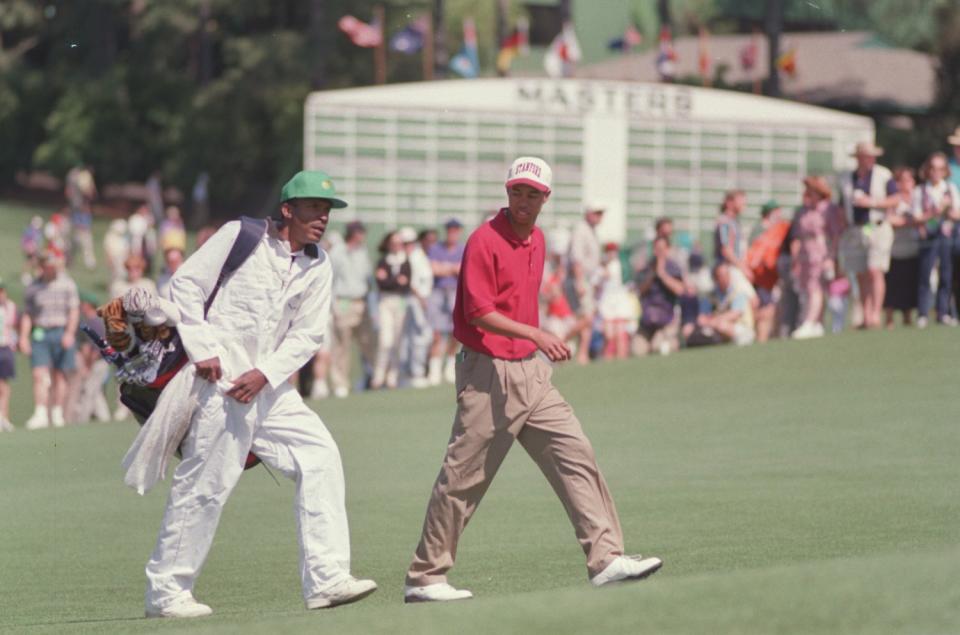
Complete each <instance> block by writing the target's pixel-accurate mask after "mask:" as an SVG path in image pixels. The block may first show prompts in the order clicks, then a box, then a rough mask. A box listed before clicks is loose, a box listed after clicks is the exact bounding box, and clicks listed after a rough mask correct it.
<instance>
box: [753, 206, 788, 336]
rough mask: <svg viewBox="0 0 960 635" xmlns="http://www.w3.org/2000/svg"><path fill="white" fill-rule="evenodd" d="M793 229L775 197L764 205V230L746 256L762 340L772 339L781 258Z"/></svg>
mask: <svg viewBox="0 0 960 635" xmlns="http://www.w3.org/2000/svg"><path fill="white" fill-rule="evenodd" d="M789 231H790V221H786V220H783V216H782V210H781V207H780V204H779V203H777V202H776V201H774V200H769V201H767V202H766V203H764V204H763V206H762V207H761V208H760V233H759V234H758V235H757V237H756V238H754V239H753V241H751V243H750V247H749V248H748V249H747V257H746V261H747V267H748V268H749V269H750V271H751V273H752V274H753V288H754V289H755V290H756V292H757V300H758V307H757V311H756V329H757V341H758V342H761V343H762V342H766V341H767V340H768V339H770V335H771V333H772V332H773V329H774V323H775V322H776V313H777V298H776V295H775V290H776V288H777V281H778V280H779V279H780V275H779V273H778V272H777V260H778V258H779V257H780V250H781V249H782V247H783V243H784V241H785V240H786V239H787V233H788V232H789Z"/></svg>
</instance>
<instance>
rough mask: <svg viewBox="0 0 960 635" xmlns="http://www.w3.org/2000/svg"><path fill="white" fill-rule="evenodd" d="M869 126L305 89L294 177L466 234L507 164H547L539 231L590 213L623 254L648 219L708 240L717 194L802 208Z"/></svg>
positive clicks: (682, 105)
mask: <svg viewBox="0 0 960 635" xmlns="http://www.w3.org/2000/svg"><path fill="white" fill-rule="evenodd" d="M873 137H874V127H873V122H872V120H870V119H869V118H867V117H861V116H857V115H851V114H847V113H842V112H837V111H833V110H829V109H826V108H820V107H816V106H809V105H805V104H800V103H796V102H790V101H783V100H779V99H772V98H768V97H760V96H756V95H750V94H746V93H740V92H733V91H725V90H715V89H708V88H696V87H690V86H682V85H676V84H659V83H656V84H653V83H649V84H648V83H636V82H613V81H595V80H575V79H563V80H551V79H530V78H523V79H512V78H511V79H474V80H455V81H435V82H423V83H406V84H394V85H387V86H376V87H367V88H351V89H345V90H332V91H321V92H315V93H312V94H311V95H310V96H309V97H308V99H307V103H306V108H305V126H304V167H305V168H306V169H323V170H325V171H327V172H328V173H329V174H330V175H331V176H332V177H333V178H334V179H335V180H336V183H337V190H338V191H342V193H343V195H344V197H346V198H347V199H348V200H349V201H350V202H351V207H352V209H353V211H354V213H355V214H356V216H357V217H358V218H360V219H362V220H364V221H367V222H371V223H382V224H385V225H386V226H390V227H395V226H397V225H401V224H412V225H420V226H425V225H439V224H441V223H442V222H443V221H444V220H445V219H446V218H448V217H450V216H456V217H458V218H460V219H461V220H462V221H464V222H465V223H466V224H467V225H468V226H470V225H474V224H476V223H479V222H480V221H481V220H483V218H485V217H486V216H488V215H489V214H491V213H492V212H494V211H495V210H497V209H498V208H499V207H501V206H502V205H504V203H505V195H504V189H503V182H504V177H505V175H506V170H507V167H508V166H509V164H510V162H511V161H512V160H513V159H514V158H516V157H517V156H520V155H534V156H540V157H542V158H544V159H545V160H546V161H547V162H548V163H550V165H551V167H552V168H553V173H554V177H553V182H554V192H553V195H552V196H551V198H550V201H549V203H548V204H547V206H546V207H545V208H544V215H543V216H542V217H541V224H542V225H543V226H544V227H546V228H549V227H554V226H569V225H571V224H572V222H573V221H574V220H576V219H578V218H579V217H580V215H581V213H582V210H583V206H584V204H585V203H586V202H587V201H599V202H602V203H604V204H605V205H606V207H607V214H605V215H604V221H603V224H602V225H601V226H600V228H599V232H600V234H601V237H602V238H603V240H614V241H617V242H623V241H624V240H625V239H627V238H628V237H631V238H636V237H639V236H642V235H644V234H645V233H647V232H649V230H650V228H651V227H652V223H653V220H654V219H655V218H657V217H659V216H670V217H672V218H674V219H675V224H676V227H677V229H678V230H680V231H686V232H689V233H690V234H692V235H693V236H699V235H700V234H701V232H703V231H708V230H710V229H711V228H712V225H713V220H714V218H715V217H716V215H717V213H718V209H719V205H720V202H721V199H722V195H723V192H724V191H726V190H728V189H731V188H740V189H743V190H745V191H746V193H747V197H748V202H749V207H750V211H749V212H748V216H752V215H755V214H756V213H757V212H756V210H757V209H758V208H759V206H760V204H762V203H763V202H764V201H766V200H767V199H770V198H775V199H777V200H778V201H780V203H781V204H783V205H788V206H792V205H796V204H799V202H800V193H801V183H800V181H801V179H802V178H803V177H804V176H806V175H808V174H812V173H813V174H825V175H832V174H834V173H836V172H837V171H839V170H842V169H846V168H850V167H851V166H852V165H853V163H852V159H851V158H850V156H849V155H850V152H851V150H852V149H853V146H854V145H855V143H856V142H858V141H868V140H873Z"/></svg>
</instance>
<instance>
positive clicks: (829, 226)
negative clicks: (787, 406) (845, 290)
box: [790, 176, 844, 339]
mask: <svg viewBox="0 0 960 635" xmlns="http://www.w3.org/2000/svg"><path fill="white" fill-rule="evenodd" d="M832 197H833V192H832V190H831V189H830V184H829V183H827V180H826V179H825V178H824V177H822V176H808V177H807V178H805V179H803V209H802V210H801V211H800V213H799V214H798V215H797V218H796V231H795V232H794V235H793V237H792V238H791V245H790V254H791V256H792V267H793V271H792V274H793V279H794V285H795V286H796V288H797V290H798V292H799V293H800V295H801V297H802V298H803V306H804V308H805V315H804V318H803V322H802V323H801V324H800V326H799V327H797V329H796V330H795V331H794V332H793V334H792V336H793V338H794V339H808V338H811V337H820V336H822V335H823V306H824V297H823V287H824V282H825V281H826V280H832V279H833V278H834V276H835V271H836V270H835V264H834V263H835V262H836V257H837V245H838V243H839V239H840V236H841V235H842V233H843V230H844V221H843V217H842V215H841V214H840V212H839V209H838V208H837V207H836V205H834V204H833V203H832V202H831V200H830V199H831V198H832Z"/></svg>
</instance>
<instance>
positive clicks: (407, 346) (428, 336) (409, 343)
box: [399, 227, 433, 388]
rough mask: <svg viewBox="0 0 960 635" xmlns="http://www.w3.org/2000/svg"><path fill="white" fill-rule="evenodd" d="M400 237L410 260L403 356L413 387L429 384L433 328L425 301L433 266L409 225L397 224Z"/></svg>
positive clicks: (427, 295)
mask: <svg viewBox="0 0 960 635" xmlns="http://www.w3.org/2000/svg"><path fill="white" fill-rule="evenodd" d="M399 234H400V239H401V240H402V241H403V244H404V248H405V249H406V250H407V260H409V261H410V301H409V302H408V303H407V315H406V319H405V320H404V325H403V331H404V333H403V337H404V343H403V348H402V352H401V355H402V356H403V357H404V362H405V363H404V366H406V369H407V374H408V379H409V383H410V385H411V386H413V387H414V388H426V387H427V386H429V385H430V381H429V379H428V378H427V361H428V357H429V355H430V345H431V344H432V342H433V329H432V328H431V327H430V321H429V320H428V319H427V303H428V301H429V300H430V293H431V292H432V291H433V267H432V265H431V264H430V258H428V257H427V254H426V252H425V251H423V248H422V247H421V246H420V241H419V236H418V235H417V232H416V230H414V229H413V228H412V227H401V228H400V230H399Z"/></svg>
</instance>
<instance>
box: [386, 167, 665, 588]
mask: <svg viewBox="0 0 960 635" xmlns="http://www.w3.org/2000/svg"><path fill="white" fill-rule="evenodd" d="M550 182H551V170H550V166H548V165H547V164H546V162H545V161H543V159H538V158H535V157H521V158H519V159H517V160H516V161H514V162H513V165H512V166H510V171H509V172H508V173H507V183H506V187H507V198H508V206H507V207H506V208H504V209H501V210H500V212H499V213H498V214H497V215H496V216H495V217H494V218H493V219H492V220H490V221H489V222H487V223H484V224H483V225H481V226H480V227H479V228H478V229H477V230H476V231H475V232H473V234H472V235H471V236H470V239H469V240H468V241H467V247H466V251H465V252H464V255H463V264H462V266H461V268H460V276H459V279H458V281H457V301H456V306H455V307H454V312H453V324H454V330H453V333H454V336H455V337H456V338H457V339H458V340H459V341H460V343H461V344H463V350H462V351H461V352H460V354H459V355H457V364H456V374H457V381H456V390H457V414H456V417H455V418H454V421H453V433H452V434H451V437H450V443H449V444H448V445H447V455H446V456H445V457H444V459H443V465H442V466H441V468H440V475H439V476H438V477H437V481H436V483H435V484H434V486H433V492H432V493H431V495H430V502H429V504H428V506H427V517H426V519H425V520H424V523H423V532H422V534H421V536H420V544H419V545H417V551H416V553H415V555H414V558H413V563H412V564H411V565H410V569H409V570H408V571H407V579H406V587H405V588H404V600H405V601H407V602H431V601H445V600H464V599H467V598H470V597H473V594H472V593H470V591H467V590H465V589H455V588H454V587H452V586H450V585H449V584H447V571H449V569H450V568H451V567H452V566H453V561H454V558H455V557H456V554H457V543H458V542H459V540H460V534H461V533H463V529H464V527H465V526H466V524H467V522H468V521H469V520H470V516H471V515H472V514H473V512H474V510H475V509H476V508H477V505H478V504H479V503H480V499H482V498H483V495H484V493H485V492H486V491H487V488H488V487H489V486H490V483H491V481H492V480H493V477H494V475H495V474H496V472H497V469H498V468H499V467H500V464H501V463H502V462H503V459H504V458H505V457H506V455H507V451H508V450H509V449H510V446H511V445H513V441H514V439H516V440H518V441H520V444H521V445H522V446H523V447H524V449H525V450H526V451H527V453H528V454H529V455H530V457H531V458H532V459H533V460H534V461H536V462H537V465H539V466H540V469H541V471H543V474H544V475H545V476H546V477H547V480H548V481H550V485H552V486H553V489H554V491H555V492H556V493H557V496H559V497H560V501H561V502H562V503H563V507H564V509H566V510H567V515H568V516H569V517H570V521H571V522H572V523H573V526H574V529H575V530H576V534H577V540H578V541H579V542H580V545H581V546H582V547H583V551H584V553H585V554H586V556H587V572H588V574H589V576H590V582H591V583H592V584H593V585H595V586H602V585H604V584H608V583H610V582H618V581H622V580H629V579H640V578H645V577H647V576H648V575H650V574H652V573H654V572H655V571H657V569H659V568H660V566H661V565H662V564H663V563H662V562H661V561H660V559H659V558H643V557H641V556H625V555H623V533H622V531H621V529H620V520H619V519H618V518H617V511H616V508H615V507H614V505H613V499H612V498H611V496H610V492H609V491H608V490H607V485H606V483H605V482H604V480H603V476H602V475H601V474H600V469H599V468H598V467H597V463H596V459H595V458H594V454H593V448H592V447H591V446H590V441H589V440H587V437H586V436H585V435H584V434H583V430H582V429H581V427H580V422H579V421H578V420H577V418H576V416H575V415H574V414H573V410H572V409H571V408H570V406H569V404H567V402H566V401H564V399H563V397H562V396H561V395H560V393H559V392H558V391H557V389H556V388H554V387H553V384H552V383H551V381H550V375H551V372H552V371H551V366H550V364H549V363H547V362H546V361H545V360H544V359H542V357H541V356H538V355H537V351H538V350H539V351H542V352H543V354H544V355H545V356H546V357H547V358H549V359H550V361H554V362H557V361H563V360H567V359H570V349H568V348H567V346H566V345H565V344H564V343H563V342H562V341H561V340H560V339H559V338H557V337H555V336H553V335H551V334H550V333H547V332H546V331H542V330H540V328H539V314H538V307H537V297H538V291H539V289H540V282H541V279H542V278H543V262H544V252H545V249H544V240H543V232H542V231H540V229H539V228H537V226H536V222H537V215H539V214H540V209H541V208H542V207H543V205H544V203H546V202H547V199H548V198H549V197H550Z"/></svg>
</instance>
